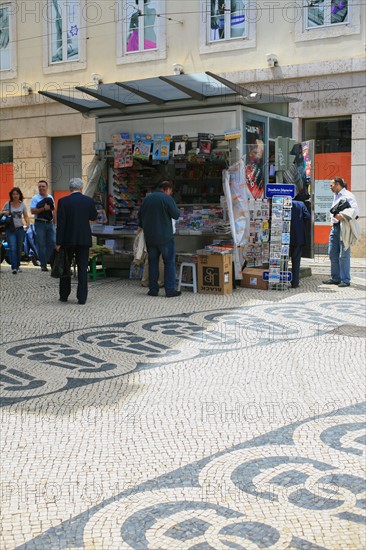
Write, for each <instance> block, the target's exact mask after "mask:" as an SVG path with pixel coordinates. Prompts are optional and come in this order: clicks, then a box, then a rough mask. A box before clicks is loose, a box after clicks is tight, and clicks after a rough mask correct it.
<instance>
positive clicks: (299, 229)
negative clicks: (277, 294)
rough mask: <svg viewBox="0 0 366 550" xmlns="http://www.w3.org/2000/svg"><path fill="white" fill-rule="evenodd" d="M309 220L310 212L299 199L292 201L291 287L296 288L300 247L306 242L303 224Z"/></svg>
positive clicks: (298, 275)
mask: <svg viewBox="0 0 366 550" xmlns="http://www.w3.org/2000/svg"><path fill="white" fill-rule="evenodd" d="M308 220H310V214H309V211H308V209H307V208H306V206H305V204H304V203H303V202H301V201H297V200H294V201H292V210H291V229H290V256H291V264H292V281H291V286H292V288H298V286H299V280H300V262H301V252H302V247H303V246H304V245H305V244H306V233H305V224H306V222H307V221H308Z"/></svg>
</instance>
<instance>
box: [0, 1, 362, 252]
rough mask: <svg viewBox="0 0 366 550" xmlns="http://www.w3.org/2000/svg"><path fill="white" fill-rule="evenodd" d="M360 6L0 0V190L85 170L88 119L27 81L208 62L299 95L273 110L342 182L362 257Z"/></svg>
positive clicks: (254, 84) (151, 73)
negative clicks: (351, 200)
mask: <svg viewBox="0 0 366 550" xmlns="http://www.w3.org/2000/svg"><path fill="white" fill-rule="evenodd" d="M365 11H366V8H365V6H364V5H363V4H362V3H361V2H359V1H358V0H295V1H294V2H289V3H286V4H284V3H283V2H279V1H277V0H273V1H272V0H270V1H268V2H246V1H244V0H239V1H235V0H212V1H208V0H185V2H184V4H183V2H182V3H180V2H177V1H176V0H174V1H173V0H135V1H132V0H129V1H125V0H114V1H113V0H103V1H89V0H37V1H36V0H35V1H33V0H25V1H21V0H20V1H19V0H18V1H13V0H8V1H7V0H0V74H1V108H0V113H1V115H0V117H1V138H0V162H1V165H0V170H1V171H0V176H1V181H2V191H1V200H5V199H6V196H5V198H4V189H5V187H6V186H5V182H8V183H9V182H11V183H14V185H18V186H19V187H21V188H22V190H23V192H24V193H25V197H26V199H27V200H28V199H29V198H30V197H31V196H32V195H33V194H34V191H35V186H36V182H37V181H38V180H39V179H40V178H45V179H47V180H48V181H50V182H51V184H52V190H53V191H54V192H55V191H62V190H64V189H66V188H67V182H68V180H69V179H70V177H74V176H82V177H83V178H84V179H86V178H87V173H88V167H89V165H90V164H91V161H92V159H93V157H94V151H93V142H94V141H95V119H94V118H92V117H88V116H87V113H84V115H83V114H81V113H77V112H75V111H74V110H72V109H70V108H69V107H67V106H64V105H62V104H59V103H57V102H54V101H52V100H50V99H47V98H46V97H44V96H42V95H40V94H39V93H38V92H39V91H41V92H42V91H43V92H61V91H62V90H75V88H76V87H80V86H82V87H92V86H96V85H98V83H100V82H104V83H107V82H118V81H131V80H138V79H141V78H149V77H156V76H160V75H170V74H174V73H175V74H177V73H179V72H184V73H185V74H194V73H202V72H205V71H212V72H214V73H216V74H219V75H221V76H222V77H224V78H227V79H228V80H230V81H231V82H233V83H237V84H241V85H242V86H245V87H246V88H248V89H250V90H252V91H253V92H257V93H258V94H259V95H261V94H266V95H269V96H270V95H271V94H273V95H275V94H277V95H283V96H284V97H286V96H292V97H297V98H298V99H299V100H300V101H298V102H296V103H290V104H289V107H288V112H286V113H283V114H285V115H289V116H290V117H292V118H293V119H294V121H295V138H296V139H297V140H299V141H301V140H308V139H314V140H315V146H316V153H317V154H318V155H319V156H318V159H319V170H318V167H317V165H316V166H315V177H316V179H319V180H326V179H331V178H332V177H334V176H335V175H339V176H341V177H344V178H345V179H346V181H348V182H350V183H351V189H352V191H353V192H354V193H355V195H356V197H357V200H358V203H359V205H360V210H361V212H360V220H361V223H362V225H363V228H364V234H363V238H362V239H361V240H360V242H359V244H358V245H357V246H356V247H355V249H354V251H353V253H354V254H355V255H362V256H363V255H364V249H365V237H364V235H365V209H366V208H365V202H366V201H365V190H366V184H365V181H366V173H365V172H366V171H365V149H366V143H365V135H366V132H365V127H366V114H365V104H366V101H365V55H364V54H365V51H364V50H365V24H364V21H365ZM253 107H255V105H253ZM279 135H280V134H279ZM341 153H342V154H341ZM322 155H324V156H322ZM326 155H333V156H332V157H327V156H326ZM317 170H318V172H319V173H317Z"/></svg>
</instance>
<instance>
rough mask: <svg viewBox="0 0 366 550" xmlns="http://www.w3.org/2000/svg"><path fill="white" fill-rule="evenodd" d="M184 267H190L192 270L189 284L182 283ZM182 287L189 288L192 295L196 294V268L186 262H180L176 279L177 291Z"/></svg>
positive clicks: (194, 265)
mask: <svg viewBox="0 0 366 550" xmlns="http://www.w3.org/2000/svg"><path fill="white" fill-rule="evenodd" d="M184 267H190V268H192V282H191V283H184V282H183V283H182V275H183V268H184ZM182 286H188V287H190V288H193V292H194V294H197V267H196V264H194V263H188V262H182V263H181V264H180V269H179V279H178V290H180V289H181V287H182Z"/></svg>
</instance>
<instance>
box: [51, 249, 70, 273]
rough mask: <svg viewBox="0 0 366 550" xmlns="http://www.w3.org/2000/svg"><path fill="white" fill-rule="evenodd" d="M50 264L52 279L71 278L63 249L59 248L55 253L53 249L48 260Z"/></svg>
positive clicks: (66, 256)
mask: <svg viewBox="0 0 366 550" xmlns="http://www.w3.org/2000/svg"><path fill="white" fill-rule="evenodd" d="M50 264H51V277H53V278H54V279H63V278H64V277H71V269H70V264H69V257H68V255H67V252H66V250H65V249H64V248H62V247H61V248H60V250H59V251H58V252H57V251H56V250H55V249H54V250H53V252H52V255H51V258H50Z"/></svg>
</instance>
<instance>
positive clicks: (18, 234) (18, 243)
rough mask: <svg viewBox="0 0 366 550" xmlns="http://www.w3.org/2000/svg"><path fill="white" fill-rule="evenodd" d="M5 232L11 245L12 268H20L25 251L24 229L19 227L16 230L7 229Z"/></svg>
mask: <svg viewBox="0 0 366 550" xmlns="http://www.w3.org/2000/svg"><path fill="white" fill-rule="evenodd" d="M5 234H6V240H7V243H8V245H9V254H10V263H11V269H12V270H14V269H18V268H19V266H20V260H21V257H22V251H23V243H24V229H23V227H17V228H16V230H15V231H5Z"/></svg>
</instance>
